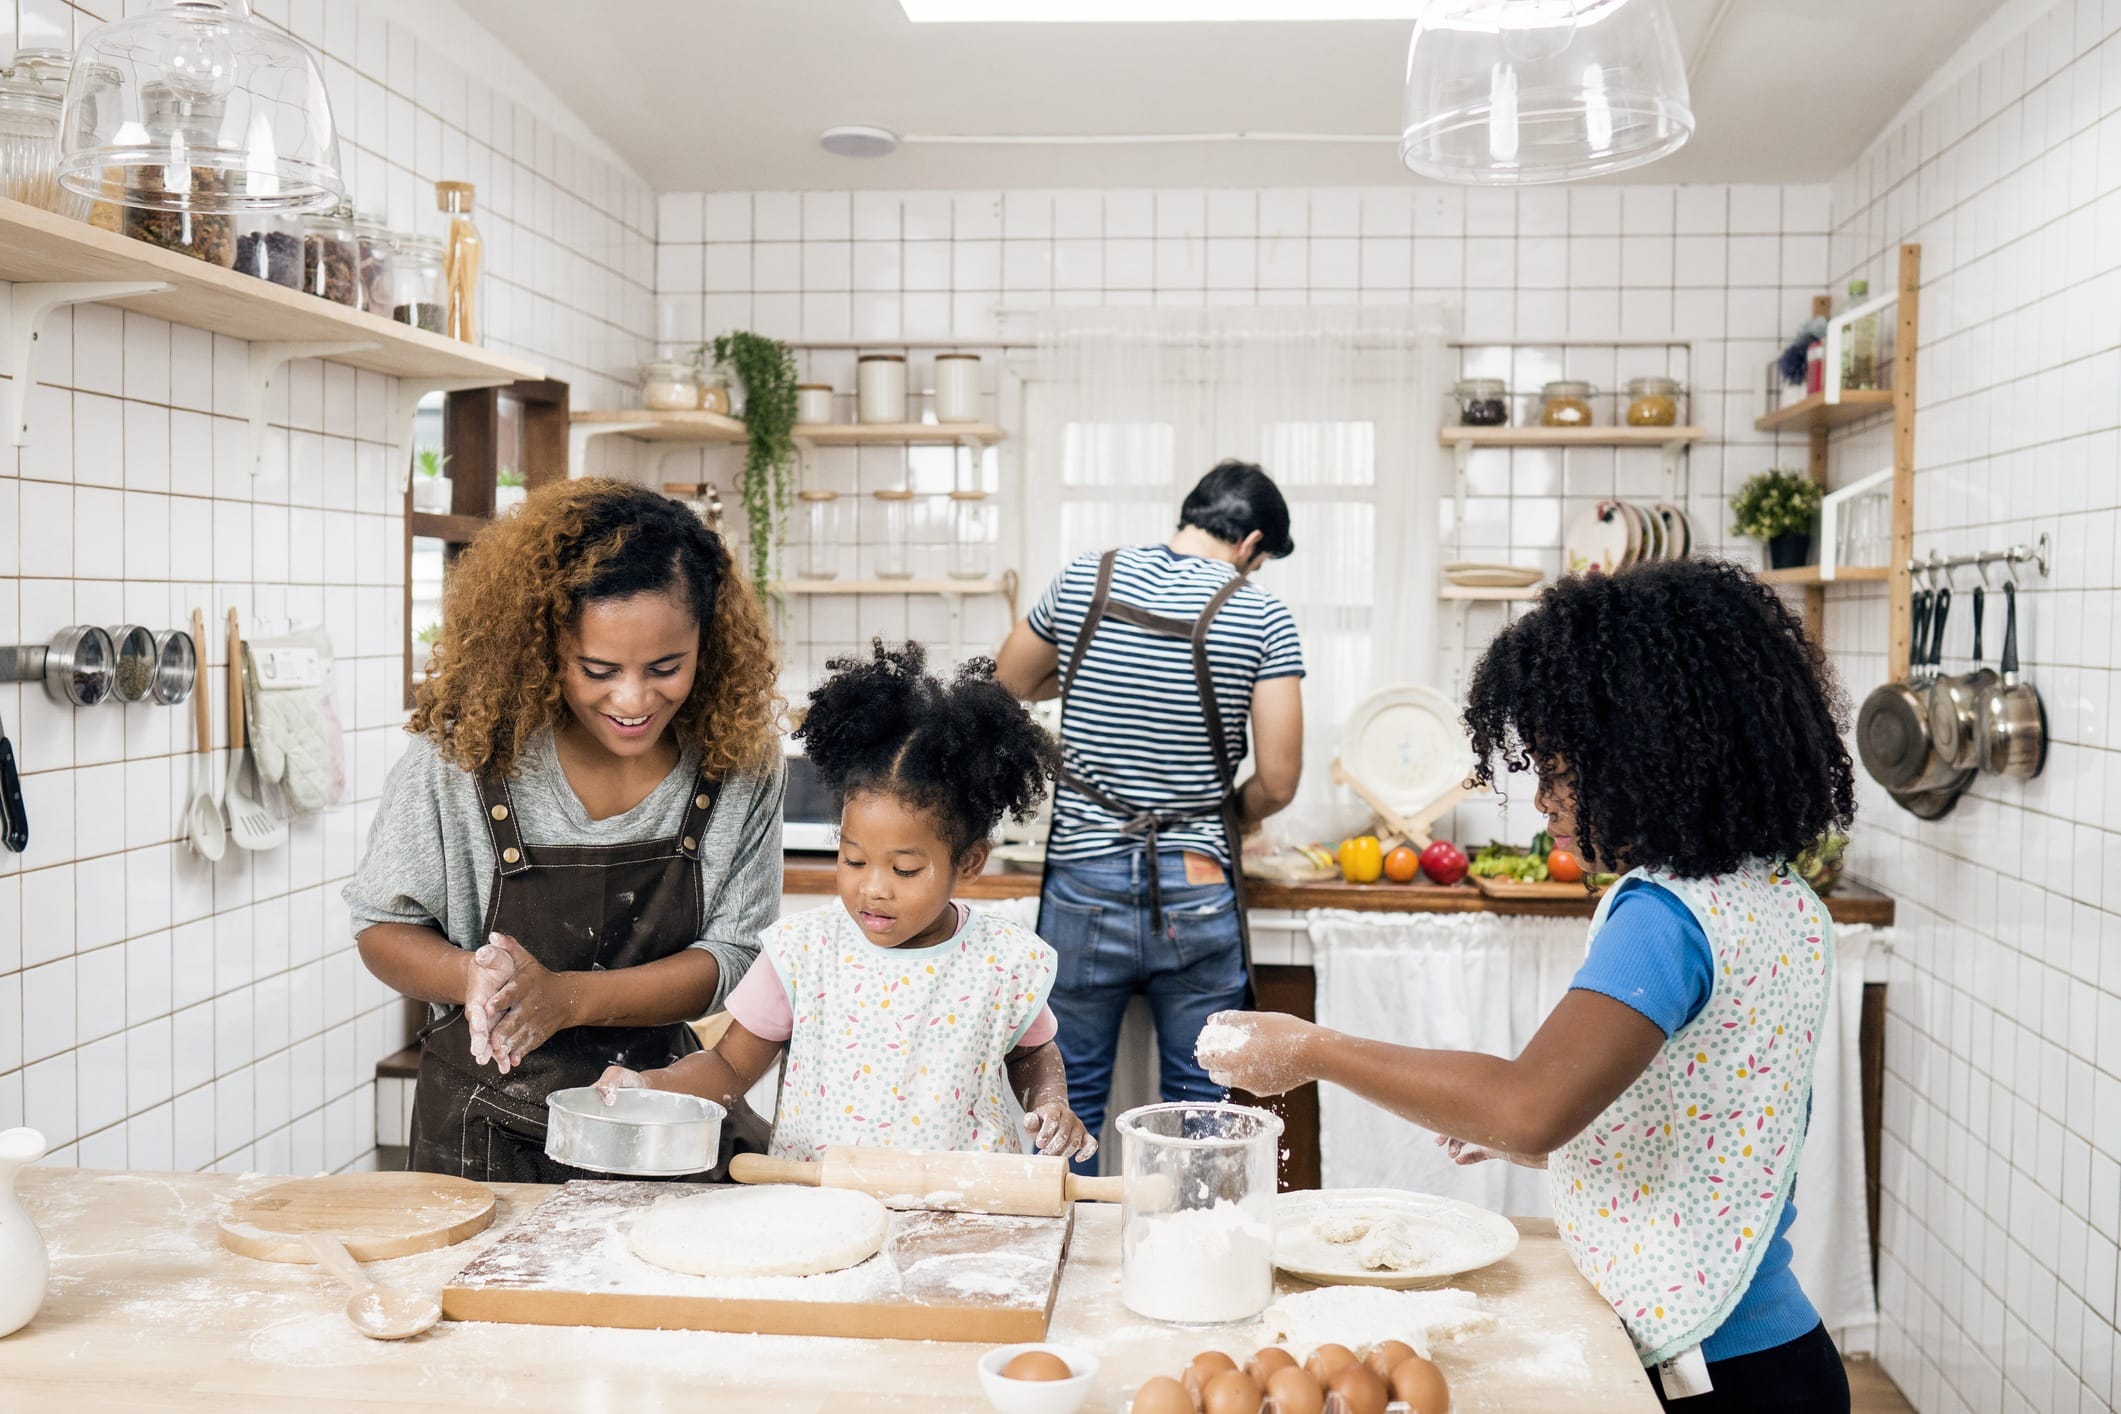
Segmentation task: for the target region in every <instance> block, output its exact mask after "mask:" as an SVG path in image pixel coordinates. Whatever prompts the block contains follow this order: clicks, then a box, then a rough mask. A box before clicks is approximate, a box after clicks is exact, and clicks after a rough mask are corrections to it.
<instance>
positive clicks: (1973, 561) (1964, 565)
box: [1907, 530, 2054, 584]
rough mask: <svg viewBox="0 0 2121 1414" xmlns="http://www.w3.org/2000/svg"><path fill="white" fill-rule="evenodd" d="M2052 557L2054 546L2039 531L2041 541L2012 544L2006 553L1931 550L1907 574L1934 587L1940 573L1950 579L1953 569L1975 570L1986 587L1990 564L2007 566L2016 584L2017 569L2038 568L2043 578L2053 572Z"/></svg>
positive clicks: (1914, 560) (2002, 551) (1909, 566)
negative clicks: (1949, 553) (1970, 553)
mask: <svg viewBox="0 0 2121 1414" xmlns="http://www.w3.org/2000/svg"><path fill="white" fill-rule="evenodd" d="M2053 557H2054V547H2053V545H2052V544H2051V543H2050V541H2049V540H2048V536H2047V532H2046V531H2044V530H2043V531H2041V532H2040V538H2039V539H2038V540H2035V541H2034V542H2033V543H2032V544H2030V545H2013V546H2011V547H2009V548H2008V549H2004V550H1983V551H1981V552H1980V553H1978V554H1973V555H1940V554H1938V553H1937V552H1936V551H1935V550H1932V551H1930V552H1929V554H1928V555H1926V556H1924V557H1923V558H1921V559H1913V560H1909V561H1908V562H1907V572H1908V573H1909V574H1910V575H1921V576H1922V577H1923V578H1924V579H1926V580H1928V581H1929V582H1930V583H1932V584H1934V583H1936V579H1937V576H1938V575H1940V574H1941V575H1944V576H1945V577H1946V578H1947V579H1949V578H1950V577H1951V572H1952V571H1953V570H1960V569H1972V570H1976V571H1978V572H1979V573H1980V575H1981V582H1982V583H1983V584H1987V583H1988V567H1989V566H1990V565H2002V566H2004V567H2005V568H2006V569H2007V570H2009V572H2010V576H2011V579H2012V580H2013V581H2015V580H2016V579H2017V577H2018V566H2020V565H2028V564H2029V565H2036V566H2038V567H2039V570H2040V577H2041V578H2042V579H2045V578H2047V576H2048V575H2049V574H2050V573H2052V570H2053Z"/></svg>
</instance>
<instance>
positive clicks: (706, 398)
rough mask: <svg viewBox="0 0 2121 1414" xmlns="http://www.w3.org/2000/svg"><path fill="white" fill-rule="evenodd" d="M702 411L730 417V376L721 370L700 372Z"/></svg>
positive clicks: (702, 370) (709, 369) (710, 369)
mask: <svg viewBox="0 0 2121 1414" xmlns="http://www.w3.org/2000/svg"><path fill="white" fill-rule="evenodd" d="M699 399H700V411H701V412H711V413H716V414H718V415H720V416H722V417H727V416H729V408H730V402H729V375H728V374H726V373H724V372H723V371H722V370H721V369H719V368H703V369H701V370H700V372H699Z"/></svg>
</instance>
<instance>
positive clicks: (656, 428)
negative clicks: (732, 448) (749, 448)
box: [567, 408, 749, 445]
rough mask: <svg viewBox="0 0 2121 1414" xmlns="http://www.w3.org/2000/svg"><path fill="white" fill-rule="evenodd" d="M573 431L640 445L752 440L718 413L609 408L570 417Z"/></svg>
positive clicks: (735, 422) (741, 427) (734, 421)
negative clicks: (612, 436) (619, 435)
mask: <svg viewBox="0 0 2121 1414" xmlns="http://www.w3.org/2000/svg"><path fill="white" fill-rule="evenodd" d="M567 420H568V423H569V424H570V426H572V427H574V428H578V429H580V428H586V429H588V430H589V432H590V433H591V434H592V435H595V434H600V433H605V432H620V433H623V434H624V435H625V436H628V437H631V438H633V439H634V440H635V441H637V442H691V443H695V444H699V445H706V444H710V443H716V444H722V445H733V444H736V443H739V442H744V441H748V440H749V435H748V434H747V433H746V432H745V430H744V424H743V423H742V422H741V421H739V420H738V419H736V418H733V417H724V416H722V414H720V413H718V412H652V411H650V410H649V409H647V408H607V409H601V410H599V411H597V412H578V413H573V414H571V415H570V416H569V417H568V419H567Z"/></svg>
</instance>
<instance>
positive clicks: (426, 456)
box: [412, 447, 453, 516]
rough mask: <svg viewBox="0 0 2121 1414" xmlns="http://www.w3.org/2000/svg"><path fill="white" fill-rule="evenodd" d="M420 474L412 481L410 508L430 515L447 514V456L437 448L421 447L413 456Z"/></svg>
mask: <svg viewBox="0 0 2121 1414" xmlns="http://www.w3.org/2000/svg"><path fill="white" fill-rule="evenodd" d="M413 464H414V465H415V466H417V467H418V468H419V471H420V474H419V475H418V476H415V477H414V478H413V479H412V508H413V509H414V510H416V511H425V512H427V513H428V514H430V515H438V516H446V515H448V514H449V510H450V506H451V505H452V504H453V503H452V501H451V500H450V485H449V456H448V454H447V453H445V452H443V451H442V450H441V449H440V448H438V447H422V448H420V450H419V451H418V452H416V453H414V454H413Z"/></svg>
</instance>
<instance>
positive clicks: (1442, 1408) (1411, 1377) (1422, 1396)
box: [1392, 1355, 1451, 1414]
mask: <svg viewBox="0 0 2121 1414" xmlns="http://www.w3.org/2000/svg"><path fill="white" fill-rule="evenodd" d="M1392 1397H1393V1398H1394V1399H1396V1400H1398V1401H1400V1402H1401V1403H1402V1404H1404V1405H1406V1406H1407V1409H1408V1411H1409V1414H1448V1411H1449V1410H1450V1408H1451V1387H1450V1386H1449V1385H1447V1384H1445V1383H1444V1380H1443V1371H1441V1370H1439V1369H1437V1368H1436V1367H1435V1366H1434V1365H1432V1364H1430V1363H1429V1362H1428V1361H1426V1360H1424V1359H1422V1358H1421V1357H1420V1356H1419V1355H1409V1356H1408V1357H1407V1358H1406V1359H1404V1360H1402V1361H1400V1362H1399V1363H1398V1364H1397V1365H1394V1366H1393V1367H1392Z"/></svg>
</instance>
